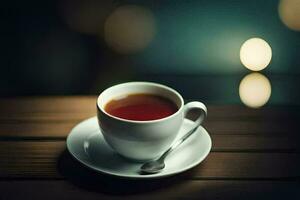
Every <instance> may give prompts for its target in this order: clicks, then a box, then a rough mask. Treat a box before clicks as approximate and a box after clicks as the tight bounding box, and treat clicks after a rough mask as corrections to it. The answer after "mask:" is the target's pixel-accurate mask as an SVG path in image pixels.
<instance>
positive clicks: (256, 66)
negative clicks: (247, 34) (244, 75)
mask: <svg viewBox="0 0 300 200" xmlns="http://www.w3.org/2000/svg"><path fill="white" fill-rule="evenodd" d="M271 58H272V49H271V47H270V45H269V44H268V43H267V42H266V41H265V40H263V39H261V38H251V39H249V40H247V41H246V42H245V43H244V44H243V45H242V47H241V50H240V59H241V62H242V63H243V65H244V66H245V67H247V68H248V69H250V70H252V71H260V70H262V69H264V68H266V67H267V66H268V64H269V63H270V61H271Z"/></svg>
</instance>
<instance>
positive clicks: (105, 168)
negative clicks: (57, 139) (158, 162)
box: [67, 117, 211, 179]
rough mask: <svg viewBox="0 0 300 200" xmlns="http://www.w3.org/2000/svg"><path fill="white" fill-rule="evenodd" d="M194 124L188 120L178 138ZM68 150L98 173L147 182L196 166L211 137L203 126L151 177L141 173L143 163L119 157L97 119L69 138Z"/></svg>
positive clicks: (80, 127) (94, 118) (82, 123)
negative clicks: (110, 145)
mask: <svg viewBox="0 0 300 200" xmlns="http://www.w3.org/2000/svg"><path fill="white" fill-rule="evenodd" d="M192 124H193V122H192V121H190V120H187V119H185V120H184V123H183V126H182V128H181V129H180V132H179V134H178V137H180V136H182V135H183V134H185V133H186V132H187V131H188V130H189V129H190V126H191V125H192ZM67 148H68V150H69V152H70V153H71V154H72V156H74V157H75V158H76V159H77V160H78V161H79V162H81V163H82V164H84V165H86V166H87V167H89V168H91V169H94V170H96V171H99V172H102V173H105V174H110V175H115V176H120V177H126V178H136V179H146V178H159V177H165V176H170V175H174V174H178V173H180V172H183V171H186V170H188V169H190V168H192V167H194V166H196V165H197V164H199V163H200V162H201V161H202V160H204V158H205V157H206V156H207V155H208V153H209V152H210V149H211V138H210V136H209V135H208V133H207V131H206V130H205V129H204V128H203V127H201V126H200V127H199V128H198V130H197V131H196V132H195V133H194V134H193V135H192V136H191V137H190V138H188V139H187V140H186V141H185V142H184V143H183V144H182V145H181V146H180V147H179V148H178V149H177V150H175V151H174V152H173V153H172V154H171V155H169V156H168V157H167V158H166V160H165V163H166V168H165V169H164V170H163V171H162V172H160V173H158V174H151V175H142V174H140V171H139V169H140V166H141V165H142V163H136V162H133V161H129V160H127V159H125V158H123V157H121V156H119V155H118V154H117V153H115V152H114V151H113V150H112V149H111V148H110V147H109V146H108V145H107V144H106V142H105V141H104V138H103V136H102V134H101V132H100V130H99V127H98V122H97V117H92V118H90V119H87V120H84V121H83V122H81V123H79V124H78V125H77V126H75V127H74V128H73V129H72V130H71V132H70V134H69V136H68V138H67Z"/></svg>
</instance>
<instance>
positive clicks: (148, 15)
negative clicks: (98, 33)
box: [104, 5, 156, 54]
mask: <svg viewBox="0 0 300 200" xmlns="http://www.w3.org/2000/svg"><path fill="white" fill-rule="evenodd" d="M155 30H156V28H155V21H154V16H153V14H152V12H151V11H150V10H148V9H146V8H144V7H141V6H135V5H127V6H121V7H118V8H117V9H116V10H115V11H114V12H113V13H112V14H111V15H110V16H109V17H108V18H107V20H106V22H105V26H104V37H105V41H106V42H107V44H108V45H109V46H110V47H111V48H112V49H114V50H115V51H117V52H119V53H123V54H130V53H136V52H138V51H140V50H142V49H144V48H146V47H147V46H148V44H149V43H150V42H151V41H152V39H153V37H154V34H155Z"/></svg>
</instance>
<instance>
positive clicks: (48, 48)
mask: <svg viewBox="0 0 300 200" xmlns="http://www.w3.org/2000/svg"><path fill="white" fill-rule="evenodd" d="M62 2H63V1H58V0H56V1H55V0H54V1H47V0H46V1H32V0H30V1H26V2H25V1H18V2H17V3H16V2H6V3H3V6H2V8H1V9H2V12H1V13H2V17H1V19H0V20H1V27H0V29H1V32H0V44H1V45H0V55H1V56H0V66H1V73H0V93H1V96H28V95H82V94H83V95H85V94H93V95H94V94H98V93H100V92H101V91H102V90H103V89H105V88H106V87H108V86H111V85H114V84H117V83H121V82H125V81H135V80H141V81H154V82H159V83H163V84H167V85H169V86H171V87H173V88H175V89H177V90H179V91H180V92H181V93H182V94H183V96H184V97H185V98H187V99H198V100H203V101H205V102H206V103H214V104H228V103H230V104H231V103H241V101H240V98H239V94H238V87H239V83H240V81H241V80H242V79H243V77H244V76H246V75H247V74H249V73H251V71H249V70H248V69H246V68H245V67H243V65H242V64H241V62H240V59H239V50H240V47H241V45H242V44H243V42H245V41H246V40H247V39H249V38H252V37H260V38H263V39H264V40H266V41H267V42H268V43H269V44H270V46H271V48H272V52H273V57H272V60H271V63H270V64H269V66H268V67H267V68H266V69H265V70H263V71H262V72H261V73H263V74H264V75H265V76H266V77H267V78H268V79H269V80H270V83H271V86H272V95H271V98H270V101H269V104H274V105H281V104H299V100H298V99H299V92H298V91H299V87H298V85H299V82H300V81H299V75H300V59H299V51H300V32H297V31H293V30H290V29H288V28H287V27H286V26H285V25H284V24H283V23H282V22H281V20H280V18H279V15H278V4H279V1H277V0H264V1H261V0H252V1H250V0H248V1H241V0H240V1H237V0H211V1H204V0H193V1H191V0H190V1H183V0H182V1H174V0H172V1H171V0H169V1H149V0H147V1H137V0H135V1H111V2H112V5H113V9H115V8H117V7H118V6H122V5H141V6H144V7H146V8H148V9H150V10H151V11H152V12H153V15H154V17H155V21H156V27H157V28H156V29H157V32H156V35H155V37H154V38H153V41H152V42H151V43H150V44H149V46H148V47H147V48H146V49H144V50H143V51H141V52H138V53H136V54H132V55H122V54H119V53H117V52H115V51H114V50H113V49H111V48H109V47H108V46H107V44H106V43H105V41H104V39H103V38H102V39H101V38H100V39H99V37H95V36H91V35H87V34H84V33H79V32H77V31H75V30H73V29H71V28H70V27H69V26H68V25H67V24H66V23H65V22H64V20H63V18H62V13H61V10H60V6H61V4H62ZM74 2H75V1H74ZM76 2H80V0H76ZM100 2H101V3H103V5H104V4H105V3H107V2H108V1H104V0H103V1H100ZM113 9H112V10H113ZM110 12H111V11H110ZM110 12H108V13H110ZM100 26H103V24H102V25H100Z"/></svg>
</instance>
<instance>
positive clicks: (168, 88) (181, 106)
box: [96, 81, 184, 124]
mask: <svg viewBox="0 0 300 200" xmlns="http://www.w3.org/2000/svg"><path fill="white" fill-rule="evenodd" d="M123 85H148V86H154V87H159V88H163V89H165V90H168V91H171V92H172V93H174V94H175V95H176V96H177V97H178V99H179V100H180V107H179V108H178V110H177V111H176V112H175V113H173V114H172V115H169V116H167V117H164V118H160V119H154V120H145V121H139V120H130V119H124V118H120V117H116V116H114V115H111V114H109V113H108V112H106V111H105V109H104V107H105V105H103V106H100V105H101V104H100V101H101V97H103V95H104V94H105V92H107V91H108V90H111V89H113V88H116V87H120V86H123ZM157 95H159V94H157ZM112 99H113V98H112ZM170 101H173V100H172V99H170ZM173 102H174V101H173ZM106 103H107V102H106ZM96 104H97V109H98V110H100V111H101V112H102V113H104V114H105V115H107V116H108V117H111V118H113V119H115V120H119V121H123V122H129V123H138V124H143V123H156V122H160V121H164V120H167V119H170V118H173V117H175V116H176V115H178V114H179V113H180V112H181V110H182V109H183V106H184V100H183V98H182V96H181V95H180V94H179V93H178V92H177V91H176V90H174V89H172V88H170V87H168V86H166V85H162V84H159V83H153V82H147V81H134V82H126V83H120V84H117V85H113V86H111V87H108V88H106V89H105V90H103V91H102V92H101V93H100V95H99V96H98V97H97V103H96Z"/></svg>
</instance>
